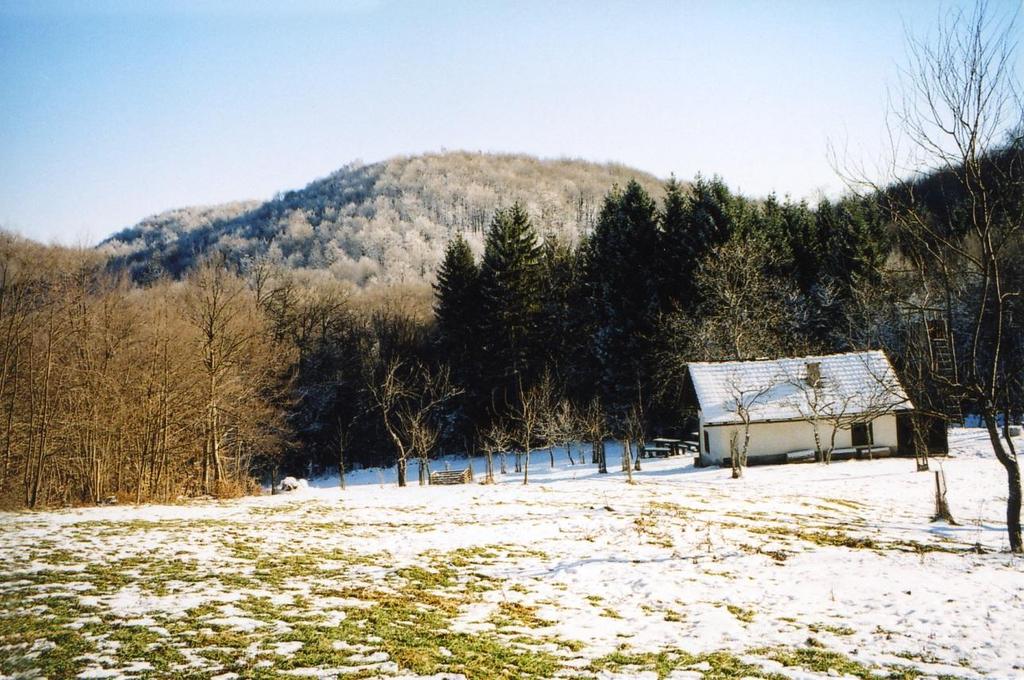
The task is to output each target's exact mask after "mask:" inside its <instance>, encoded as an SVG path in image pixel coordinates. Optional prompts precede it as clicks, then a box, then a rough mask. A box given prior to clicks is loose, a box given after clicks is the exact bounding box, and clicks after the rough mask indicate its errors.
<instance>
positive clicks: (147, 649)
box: [108, 625, 185, 673]
mask: <svg viewBox="0 0 1024 680" xmlns="http://www.w3.org/2000/svg"><path fill="white" fill-rule="evenodd" d="M108 639H110V640H114V641H116V642H117V643H118V647H117V660H118V661H119V662H120V663H122V664H129V663H131V662H134V661H145V662H147V663H149V664H150V665H151V666H152V667H153V669H154V670H156V671H159V672H162V673H166V672H169V671H170V670H171V669H172V668H173V667H174V666H177V665H180V664H184V663H185V656H184V655H183V654H182V653H181V652H180V651H178V650H177V649H176V648H175V647H174V646H173V645H172V643H171V642H170V641H168V640H167V639H166V638H165V637H164V636H162V635H160V634H158V633H156V632H155V631H153V630H151V629H150V628H148V627H146V626H120V625H118V626H115V627H114V629H113V630H112V631H111V633H110V635H109V636H108Z"/></svg>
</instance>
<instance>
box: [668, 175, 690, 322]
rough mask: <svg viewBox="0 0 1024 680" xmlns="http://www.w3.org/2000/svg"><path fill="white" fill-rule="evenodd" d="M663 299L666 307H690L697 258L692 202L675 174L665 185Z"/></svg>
mask: <svg viewBox="0 0 1024 680" xmlns="http://www.w3.org/2000/svg"><path fill="white" fill-rule="evenodd" d="M661 232H662V248H661V252H662V257H661V260H660V262H661V273H660V278H661V302H662V308H663V309H665V310H675V309H690V308H691V307H692V302H693V291H694V284H693V274H694V271H695V269H696V263H697V260H696V258H695V253H694V248H693V246H694V244H693V222H692V220H691V213H690V201H689V200H688V199H687V196H686V194H685V193H684V191H683V187H682V185H680V184H679V182H677V181H676V179H675V177H672V178H671V179H669V181H668V182H666V184H665V198H664V201H663V203H662V210H661Z"/></svg>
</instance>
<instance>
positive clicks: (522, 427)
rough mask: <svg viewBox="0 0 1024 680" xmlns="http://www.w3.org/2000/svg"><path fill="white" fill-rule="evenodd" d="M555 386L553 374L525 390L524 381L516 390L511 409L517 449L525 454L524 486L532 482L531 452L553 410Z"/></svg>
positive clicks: (543, 377) (520, 382) (547, 374)
mask: <svg viewBox="0 0 1024 680" xmlns="http://www.w3.org/2000/svg"><path fill="white" fill-rule="evenodd" d="M553 392H554V385H553V382H552V379H551V374H550V373H549V372H547V371H545V373H544V375H543V376H542V377H541V379H540V380H539V381H538V382H537V384H535V385H533V386H532V387H530V388H524V387H523V383H522V380H520V381H519V383H518V385H517V388H516V396H515V402H514V403H513V404H512V406H511V408H510V409H509V419H510V421H511V422H512V423H513V432H514V440H515V443H516V448H517V449H518V450H519V451H521V452H522V453H523V456H524V463H525V464H524V465H523V484H529V482H530V451H531V450H532V448H533V445H534V444H535V443H536V442H537V440H538V438H539V436H540V434H541V433H542V431H543V423H544V421H545V419H546V418H547V417H548V415H547V414H548V411H549V410H550V408H551V401H552V395H553Z"/></svg>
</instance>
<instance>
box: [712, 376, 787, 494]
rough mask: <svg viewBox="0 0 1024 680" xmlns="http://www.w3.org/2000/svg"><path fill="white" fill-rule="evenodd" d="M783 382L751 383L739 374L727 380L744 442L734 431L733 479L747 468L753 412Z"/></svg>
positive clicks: (731, 450) (731, 443) (731, 445)
mask: <svg viewBox="0 0 1024 680" xmlns="http://www.w3.org/2000/svg"><path fill="white" fill-rule="evenodd" d="M781 382H782V380H780V379H779V378H777V377H773V378H770V379H768V380H761V381H751V380H748V379H745V378H744V377H743V376H742V375H740V374H739V373H733V374H732V375H730V376H728V377H727V378H726V381H725V387H726V390H727V394H728V398H729V401H728V404H729V410H730V411H731V412H732V413H733V414H735V415H736V417H737V418H739V421H740V425H741V427H742V440H741V436H740V432H739V431H733V432H732V433H731V434H730V436H729V456H730V461H731V465H732V478H733V479H739V478H740V477H742V476H743V469H744V468H745V467H746V466H747V450H748V449H749V448H750V423H751V421H752V419H753V415H754V414H753V411H754V410H755V409H756V407H757V405H758V403H761V404H763V403H764V401H765V398H766V397H767V396H768V395H769V394H771V392H772V390H774V389H775V388H776V387H778V385H779V384H780V383H781Z"/></svg>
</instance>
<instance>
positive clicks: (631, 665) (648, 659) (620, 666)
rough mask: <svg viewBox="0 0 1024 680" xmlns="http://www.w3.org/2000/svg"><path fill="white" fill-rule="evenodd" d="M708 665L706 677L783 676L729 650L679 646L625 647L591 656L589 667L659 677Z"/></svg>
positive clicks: (771, 678) (715, 679) (721, 679)
mask: <svg viewBox="0 0 1024 680" xmlns="http://www.w3.org/2000/svg"><path fill="white" fill-rule="evenodd" d="M704 663H706V664H707V665H708V667H709V668H708V669H707V670H702V671H701V673H702V674H703V677H704V678H706V679H707V680H738V679H740V678H763V679H766V680H783V678H784V676H781V675H779V674H777V673H769V672H767V671H765V670H764V669H763V668H761V667H760V666H755V665H753V664H749V663H746V662H744V661H742V660H741V659H740V658H739V657H737V656H736V655H734V654H731V653H729V652H712V653H709V654H689V653H687V652H684V651H682V650H678V649H667V650H662V651H658V652H630V651H629V650H628V648H625V647H623V648H620V649H619V650H618V651H615V652H612V653H611V654H608V655H605V656H602V657H600V658H598V659H594V661H592V662H591V664H590V667H589V670H590V671H591V672H594V673H600V672H602V671H611V672H615V673H633V674H639V673H641V672H644V671H653V672H654V673H656V674H657V675H658V678H667V677H668V676H669V675H671V674H672V673H673V672H674V671H676V670H685V669H687V668H690V667H692V666H696V665H697V664H704Z"/></svg>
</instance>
